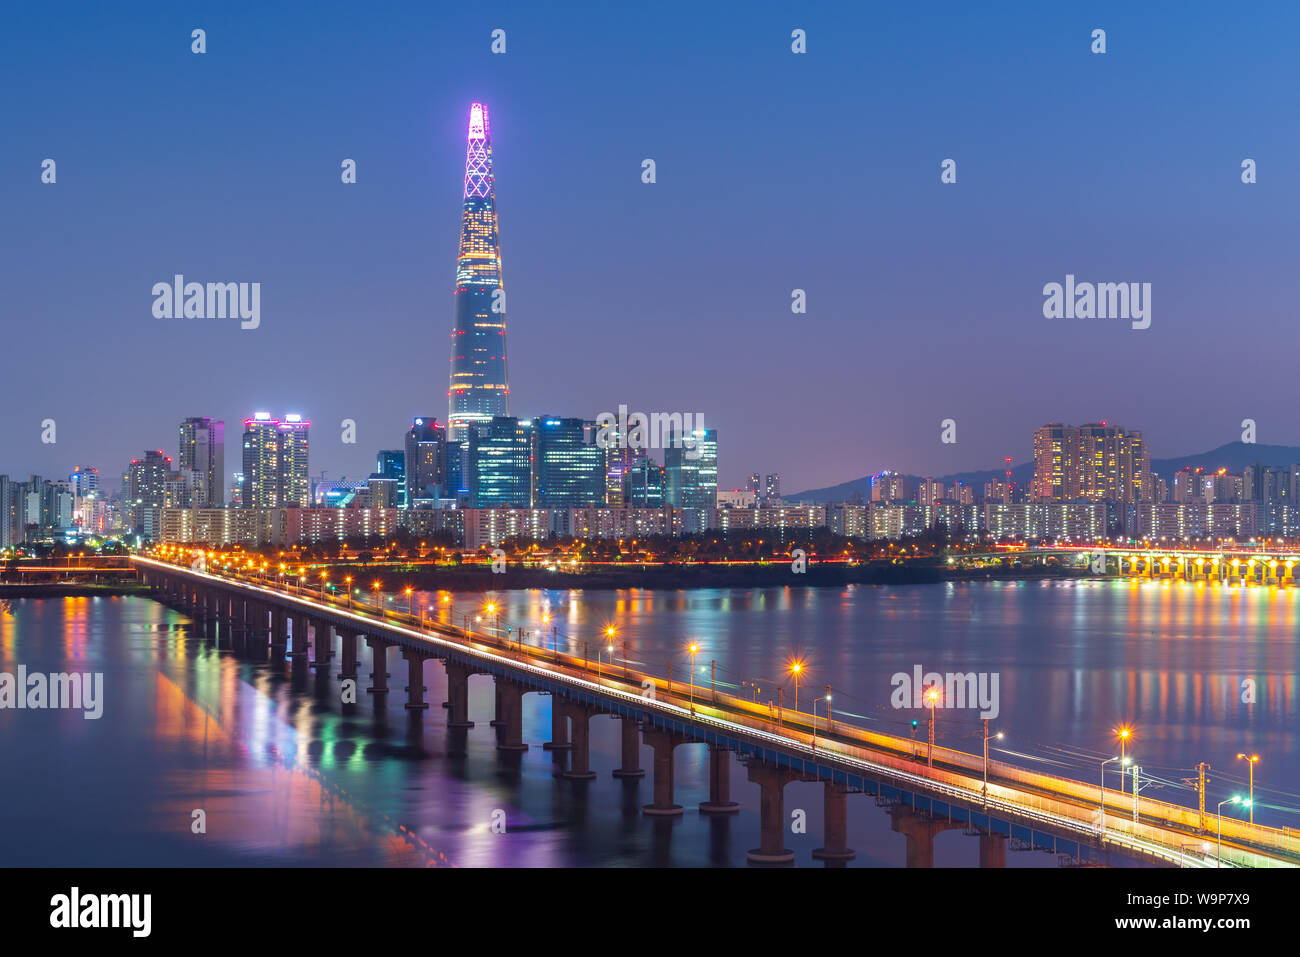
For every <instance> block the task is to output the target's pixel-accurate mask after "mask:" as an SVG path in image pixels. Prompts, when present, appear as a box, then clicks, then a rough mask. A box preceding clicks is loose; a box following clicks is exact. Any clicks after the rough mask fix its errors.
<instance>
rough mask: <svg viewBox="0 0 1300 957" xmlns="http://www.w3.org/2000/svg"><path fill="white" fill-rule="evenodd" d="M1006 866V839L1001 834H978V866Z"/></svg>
mask: <svg viewBox="0 0 1300 957" xmlns="http://www.w3.org/2000/svg"><path fill="white" fill-rule="evenodd" d="M1006 866H1007V839H1006V836H1005V835H1003V834H981V835H980V867H1006Z"/></svg>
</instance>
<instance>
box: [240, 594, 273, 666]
mask: <svg viewBox="0 0 1300 957" xmlns="http://www.w3.org/2000/svg"><path fill="white" fill-rule="evenodd" d="M244 621H245V622H246V624H247V625H248V631H247V640H246V641H245V643H244V651H245V653H246V654H247V655H248V657H249V658H251V659H252V660H254V661H265V660H266V649H267V646H268V644H269V643H270V630H271V629H270V625H269V624H268V621H267V614H266V606H265V605H263V604H260V603H258V602H247V603H245V605H244Z"/></svg>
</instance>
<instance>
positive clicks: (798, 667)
mask: <svg viewBox="0 0 1300 957" xmlns="http://www.w3.org/2000/svg"><path fill="white" fill-rule="evenodd" d="M802 672H803V662H802V661H794V662H791V664H790V674H792V675H794V710H795V711H798V710H799V675H800V674H801V673H802Z"/></svg>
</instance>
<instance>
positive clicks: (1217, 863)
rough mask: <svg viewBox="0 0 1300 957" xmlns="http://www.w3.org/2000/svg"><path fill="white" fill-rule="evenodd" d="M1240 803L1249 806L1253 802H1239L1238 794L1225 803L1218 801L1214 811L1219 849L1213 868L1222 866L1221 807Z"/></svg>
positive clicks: (1239, 796)
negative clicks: (1217, 820)
mask: <svg viewBox="0 0 1300 957" xmlns="http://www.w3.org/2000/svg"><path fill="white" fill-rule="evenodd" d="M1242 803H1245V804H1246V805H1247V806H1249V805H1251V804H1253V803H1254V802H1253V801H1245V802H1243V801H1242V800H1241V795H1240V794H1234V795H1233V796H1232V797H1230V798H1228V800H1226V801H1220V802H1219V806H1218V807H1217V808H1216V809H1215V811H1216V813H1217V815H1218V818H1219V849H1218V853H1217V854H1216V855H1215V861H1214V866H1215V867H1222V866H1223V805H1225V804H1242Z"/></svg>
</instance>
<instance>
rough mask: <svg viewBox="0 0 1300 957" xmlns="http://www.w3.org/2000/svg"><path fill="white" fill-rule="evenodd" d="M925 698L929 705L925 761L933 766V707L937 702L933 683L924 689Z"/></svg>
mask: <svg viewBox="0 0 1300 957" xmlns="http://www.w3.org/2000/svg"><path fill="white" fill-rule="evenodd" d="M925 700H926V703H927V704H929V706H930V743H929V744H928V745H927V746H926V749H925V763H926V765H927V766H929V767H934V708H935V705H937V704H938V703H939V689H938V688H936V687H935V686H934V685H930V687H928V688H926V689H925Z"/></svg>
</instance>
